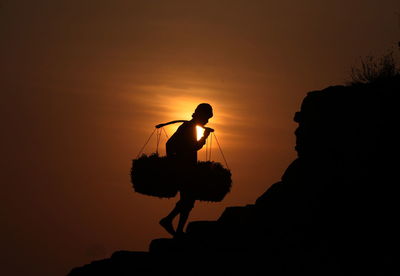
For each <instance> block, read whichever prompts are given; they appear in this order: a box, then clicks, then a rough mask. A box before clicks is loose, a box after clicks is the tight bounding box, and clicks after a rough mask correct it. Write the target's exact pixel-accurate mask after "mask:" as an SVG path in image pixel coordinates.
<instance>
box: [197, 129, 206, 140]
mask: <svg viewBox="0 0 400 276" xmlns="http://www.w3.org/2000/svg"><path fill="white" fill-rule="evenodd" d="M196 133H197V141H199V140H200V139H201V137H203V134H204V128H202V127H201V126H196Z"/></svg>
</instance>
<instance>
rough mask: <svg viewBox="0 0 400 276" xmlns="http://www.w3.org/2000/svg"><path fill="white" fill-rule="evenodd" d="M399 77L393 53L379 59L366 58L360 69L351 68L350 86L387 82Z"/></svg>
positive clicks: (399, 69)
mask: <svg viewBox="0 0 400 276" xmlns="http://www.w3.org/2000/svg"><path fill="white" fill-rule="evenodd" d="M399 77H400V68H399V66H398V63H397V61H396V59H395V58H394V55H393V52H389V53H387V54H384V55H383V56H381V57H373V56H367V57H365V58H362V59H361V64H360V67H353V68H351V81H350V84H351V85H357V84H367V83H376V82H384V81H389V80H391V79H396V78H399Z"/></svg>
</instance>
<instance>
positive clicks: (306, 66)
mask: <svg viewBox="0 0 400 276" xmlns="http://www.w3.org/2000/svg"><path fill="white" fill-rule="evenodd" d="M396 11H397V12H398V11H400V3H399V1H398V0H382V1H372V0H371V1H369V0H368V1H367V0H362V1H361V0H359V1H349V0H347V1H344V0H343V1H342V0H336V1H333V0H332V1H331V0H329V1H317V0H305V1H234V0H230V1H215V0H213V1H204V0H203V1H174V0H169V1H149V0H147V1H122V0H113V1H105V0H97V1H82V0H81V1H71V0H69V1H63V0H59V1H50V0H47V1H45V0H37V1H28V0H27V1H20V0H12V1H11V0H10V1H7V0H5V1H1V2H0V21H1V24H0V34H1V43H0V60H1V63H0V64H1V67H0V69H1V74H0V93H1V101H0V105H1V109H0V110H1V126H2V135H1V140H0V142H1V144H0V149H1V156H2V158H1V179H2V190H1V193H0V195H1V198H0V200H1V201H0V202H1V204H2V206H1V218H2V227H1V229H0V231H1V235H0V236H1V244H2V252H1V254H2V256H1V259H2V260H3V261H4V263H5V265H4V267H3V268H2V269H4V270H5V271H6V272H5V274H4V275H65V274H66V273H67V272H68V271H69V270H70V269H71V268H72V267H74V266H79V265H83V264H84V263H88V262H89V261H92V260H94V259H100V258H106V257H108V256H110V255H111V254H112V252H114V251H116V250H121V249H124V250H132V251H133V250H147V247H148V244H149V242H150V241H151V239H153V238H158V237H167V236H168V235H167V234H166V233H165V232H164V231H163V229H161V227H159V226H158V220H159V219H160V218H161V217H162V216H164V215H165V214H166V213H167V212H168V211H169V210H170V209H171V208H172V207H173V206H174V204H175V202H176V199H171V200H167V199H163V200H161V199H157V198H152V197H147V196H143V195H140V194H136V193H134V192H133V189H132V186H131V184H130V179H129V170H130V166H131V159H132V158H134V157H135V156H136V154H137V153H138V151H139V149H140V147H141V146H142V145H143V143H144V141H145V140H146V138H147V137H148V135H149V134H150V133H151V131H152V130H153V127H154V125H156V124H158V123H163V122H166V121H169V120H176V119H190V115H191V113H192V112H193V110H194V108H195V107H196V105H197V104H198V103H200V102H208V103H210V104H212V105H213V107H214V117H213V118H212V119H211V120H210V123H209V126H210V127H213V128H215V129H216V135H217V138H218V139H219V141H220V143H221V146H222V148H223V150H224V153H225V155H226V157H227V160H228V162H229V165H230V168H231V170H232V173H233V181H234V183H233V189H232V192H231V193H230V194H228V195H227V197H226V198H225V200H224V201H223V202H221V203H202V202H200V203H197V205H196V207H195V209H194V210H193V212H192V215H191V217H190V220H195V219H202V220H212V219H216V218H218V217H219V215H220V214H221V212H222V211H223V210H224V208H225V207H227V206H232V205H246V204H252V203H254V201H255V200H256V199H257V197H258V196H259V195H261V194H262V193H263V192H264V191H265V190H266V189H267V188H268V187H269V186H270V185H271V184H273V183H274V182H277V181H278V180H279V178H280V176H281V175H282V173H283V171H284V169H285V168H286V167H287V166H288V165H289V163H290V162H291V161H292V160H293V159H294V158H295V156H296V154H295V151H294V141H295V138H294V130H295V128H296V124H295V123H294V122H293V121H292V118H293V115H294V112H296V111H297V110H298V109H299V106H300V103H301V100H302V98H303V97H304V96H305V94H306V92H308V91H310V90H316V89H322V88H324V87H326V86H328V85H333V84H342V83H344V82H346V81H347V80H348V76H349V72H350V68H351V66H352V65H354V64H356V62H357V60H358V58H359V57H360V56H365V55H377V54H381V53H383V52H384V51H385V50H387V49H390V48H391V47H394V45H395V44H396V43H397V41H398V40H399V37H400V28H399V26H398V21H397V17H396V13H395V12H396ZM174 127H176V126H169V127H167V128H166V130H167V131H168V132H169V134H171V133H173V130H174ZM154 142H155V140H153V142H152V143H150V145H149V147H148V148H147V152H151V151H154V149H155V143H154ZM213 145H214V146H215V143H213ZM199 156H200V158H204V156H205V153H204V152H200V154H199ZM213 157H214V158H213V159H214V160H216V161H221V162H222V159H221V156H220V155H219V153H218V151H217V150H216V149H214V150H213ZM2 274H3V273H2Z"/></svg>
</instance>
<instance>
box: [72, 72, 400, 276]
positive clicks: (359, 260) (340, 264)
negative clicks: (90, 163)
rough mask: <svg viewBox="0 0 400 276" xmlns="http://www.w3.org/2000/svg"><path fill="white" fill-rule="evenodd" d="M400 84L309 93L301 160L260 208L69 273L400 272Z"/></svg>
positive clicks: (300, 132)
mask: <svg viewBox="0 0 400 276" xmlns="http://www.w3.org/2000/svg"><path fill="white" fill-rule="evenodd" d="M399 96H400V80H399V79H398V78H397V79H393V80H390V81H388V82H385V83H375V84H368V85H359V86H351V87H346V86H335V87H329V88H327V89H324V90H322V91H314V92H310V93H308V94H307V96H306V97H305V99H304V100H303V103H302V105H301V109H300V111H299V112H296V115H295V118H294V119H295V121H296V122H297V123H298V124H299V127H298V128H297V130H296V132H295V134H296V151H297V152H298V158H297V159H296V160H294V161H293V162H292V164H290V165H289V167H288V168H287V170H286V171H285V173H284V174H283V176H282V179H281V180H280V181H279V182H278V183H275V184H273V185H272V186H271V187H270V188H269V189H268V190H267V191H266V192H265V193H264V194H263V195H261V196H260V197H259V198H258V199H257V200H256V202H255V204H251V205H247V206H241V207H229V208H227V209H226V210H225V212H224V213H223V214H222V215H221V217H220V218H219V219H218V220H217V221H195V222H192V223H190V224H189V225H188V227H187V234H186V236H185V237H183V238H182V239H179V240H174V239H156V240H153V241H152V243H151V244H150V246H149V251H148V252H126V251H120V252H116V253H114V254H113V256H112V257H111V258H110V259H106V260H101V261H96V262H93V263H91V264H88V265H85V266H83V267H80V268H75V269H73V270H72V271H71V273H70V275H96V274H97V275H235V274H242V275H296V274H299V273H300V274H307V275H400V270H399V265H398V264H399V259H398V256H399V254H398V253H397V252H398V250H399V248H400V242H399V233H400V228H399V226H398V222H397V221H398V216H399V210H400V208H399V207H400V206H399V205H400V204H399V203H400V200H399V188H398V186H399V184H400V181H399V163H400V162H399V161H398V160H399V153H400V150H399V149H400V146H399V145H400V137H399V134H398V130H397V128H398V127H399V124H400V123H399V122H400V120H399V119H400V101H399V99H400V97H399Z"/></svg>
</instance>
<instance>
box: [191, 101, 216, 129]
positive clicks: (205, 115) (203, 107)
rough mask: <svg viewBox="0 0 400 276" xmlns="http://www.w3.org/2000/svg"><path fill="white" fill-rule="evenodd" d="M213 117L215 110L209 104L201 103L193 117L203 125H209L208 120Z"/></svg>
mask: <svg viewBox="0 0 400 276" xmlns="http://www.w3.org/2000/svg"><path fill="white" fill-rule="evenodd" d="M212 116H213V110H212V107H211V105H209V104H208V103H201V104H199V105H198V106H197V107H196V110H195V111H194V113H193V114H192V117H193V119H194V120H195V121H197V122H198V123H199V124H201V125H205V124H207V123H208V119H210V118H211V117H212Z"/></svg>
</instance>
